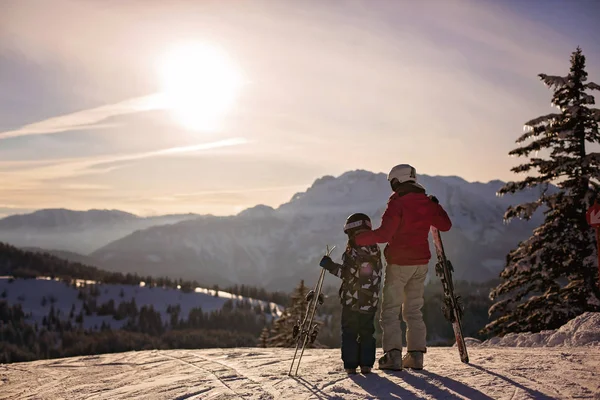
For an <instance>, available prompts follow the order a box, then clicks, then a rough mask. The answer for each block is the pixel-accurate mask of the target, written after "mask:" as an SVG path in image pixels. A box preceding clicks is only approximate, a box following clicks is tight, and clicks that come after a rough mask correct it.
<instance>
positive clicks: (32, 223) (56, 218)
mask: <svg viewBox="0 0 600 400" xmlns="http://www.w3.org/2000/svg"><path fill="white" fill-rule="evenodd" d="M137 218H139V217H138V216H137V215H134V214H130V213H127V212H124V211H119V210H97V209H91V210H88V211H74V210H67V209H65V208H49V209H43V210H38V211H34V212H32V213H29V214H16V215H11V216H9V217H6V218H3V219H1V220H0V228H12V229H18V228H23V227H27V228H38V229H52V228H56V227H61V226H63V227H64V226H69V227H76V226H84V225H87V224H105V223H113V222H116V221H124V220H135V219H137Z"/></svg>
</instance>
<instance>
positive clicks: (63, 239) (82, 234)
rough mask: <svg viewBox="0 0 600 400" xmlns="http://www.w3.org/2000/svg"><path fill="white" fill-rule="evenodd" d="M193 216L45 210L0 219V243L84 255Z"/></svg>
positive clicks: (193, 215)
mask: <svg viewBox="0 0 600 400" xmlns="http://www.w3.org/2000/svg"><path fill="white" fill-rule="evenodd" d="M196 217H197V215H195V214H182V215H164V216H157V217H139V216H137V215H134V214H130V213H126V212H123V211H119V210H88V211H73V210H66V209H45V210H38V211H35V212H33V213H30V214H17V215H11V216H9V217H6V218H3V219H0V241H3V242H6V243H10V244H12V245H14V246H17V247H40V248H43V249H48V250H66V251H72V252H76V253H81V254H88V253H90V252H91V251H93V250H96V249H98V248H99V247H101V246H103V245H105V244H107V243H109V242H111V241H113V240H116V239H119V238H121V237H123V236H125V235H128V234H130V233H132V232H134V231H136V230H138V229H146V228H149V227H151V226H156V225H165V224H172V223H176V222H180V221H184V220H188V219H193V218H196Z"/></svg>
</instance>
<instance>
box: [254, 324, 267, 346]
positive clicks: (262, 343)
mask: <svg viewBox="0 0 600 400" xmlns="http://www.w3.org/2000/svg"><path fill="white" fill-rule="evenodd" d="M268 341H269V328H267V327H266V326H265V327H264V328H263V330H262V332H261V334H260V337H259V338H258V342H257V346H258V347H267V345H268Z"/></svg>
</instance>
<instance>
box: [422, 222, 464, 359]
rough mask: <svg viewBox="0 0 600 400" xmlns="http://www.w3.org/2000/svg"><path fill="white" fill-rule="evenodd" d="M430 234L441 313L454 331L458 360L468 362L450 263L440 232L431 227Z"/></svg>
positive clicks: (452, 268) (457, 297)
mask: <svg viewBox="0 0 600 400" xmlns="http://www.w3.org/2000/svg"><path fill="white" fill-rule="evenodd" d="M431 234H432V236H433V244H434V246H435V252H436V254H437V263H436V264H435V274H436V275H437V276H439V277H440V279H441V281H442V287H443V289H444V305H443V306H442V311H443V313H444V317H445V318H446V319H447V320H448V321H449V322H450V323H452V329H453V330H454V336H455V338H456V346H457V347H458V352H459V354H460V360H461V361H462V362H464V363H468V362H469V354H468V353H467V346H466V344H465V338H464V336H463V332H462V325H461V322H460V321H461V319H462V316H463V309H462V307H461V304H460V303H459V298H460V296H456V295H455V294H454V283H453V282H452V271H454V267H452V263H451V262H450V260H448V259H447V258H446V253H445V252H444V245H443V243H442V237H441V235H440V231H439V230H438V229H437V228H435V227H433V226H432V227H431Z"/></svg>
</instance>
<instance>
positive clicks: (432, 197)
mask: <svg viewBox="0 0 600 400" xmlns="http://www.w3.org/2000/svg"><path fill="white" fill-rule="evenodd" d="M428 197H429V200H431V201H433V202H434V203H435V204H440V201H439V200H438V199H437V197H435V196H434V195H432V194H430V195H429V196H428Z"/></svg>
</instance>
